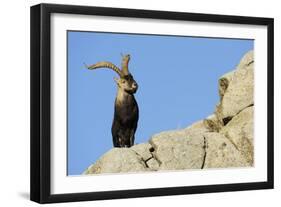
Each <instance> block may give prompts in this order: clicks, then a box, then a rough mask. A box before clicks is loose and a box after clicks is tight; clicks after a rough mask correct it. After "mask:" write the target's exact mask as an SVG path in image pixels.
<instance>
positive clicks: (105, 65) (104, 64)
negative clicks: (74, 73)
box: [86, 62, 123, 77]
mask: <svg viewBox="0 0 281 207" xmlns="http://www.w3.org/2000/svg"><path fill="white" fill-rule="evenodd" d="M86 67H87V68H88V69H89V70H94V69H97V68H109V69H112V70H114V71H115V72H116V73H118V75H119V76H120V77H122V76H123V74H122V72H121V70H120V69H119V68H118V67H117V66H115V65H114V64H113V63H111V62H98V63H96V64H93V65H90V66H87V65H86Z"/></svg>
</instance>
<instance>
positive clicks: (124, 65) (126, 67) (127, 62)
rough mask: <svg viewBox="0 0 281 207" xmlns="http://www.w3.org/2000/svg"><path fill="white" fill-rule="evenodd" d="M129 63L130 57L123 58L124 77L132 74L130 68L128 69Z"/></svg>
mask: <svg viewBox="0 0 281 207" xmlns="http://www.w3.org/2000/svg"><path fill="white" fill-rule="evenodd" d="M129 61H130V55H125V56H123V59H122V70H121V71H122V74H123V75H129V74H130V72H129V68H128V64H129Z"/></svg>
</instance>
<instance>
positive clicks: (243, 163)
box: [84, 51, 254, 174]
mask: <svg viewBox="0 0 281 207" xmlns="http://www.w3.org/2000/svg"><path fill="white" fill-rule="evenodd" d="M253 67H254V54H253V52H252V51H250V52H248V53H247V54H245V55H244V57H243V58H242V59H241V61H240V63H239V64H238V65H237V67H236V69H235V70H233V71H232V72H230V73H227V74H225V75H223V76H222V77H221V78H220V79H219V95H220V102H219V103H218V104H217V106H216V108H215V111H214V114H211V115H210V116H209V117H207V118H206V119H205V120H202V121H198V122H196V123H194V124H192V125H191V126H189V127H187V128H185V129H180V130H172V131H166V132H161V133H159V134H156V135H154V136H152V137H151V138H150V139H149V141H148V143H142V144H137V145H135V146H133V147H131V148H113V149H111V150H110V151H108V152H107V153H105V154H104V155H103V156H102V157H101V158H100V159H99V160H98V161H97V162H96V163H94V164H92V165H91V166H89V167H88V169H87V170H86V171H85V172H84V174H98V173H120V172H144V171H158V170H184V169H205V168H228V167H249V166H252V165H253V163H254V145H253V114H254V101H253V100H254V99H253V88H254V85H253V84H254V68H253Z"/></svg>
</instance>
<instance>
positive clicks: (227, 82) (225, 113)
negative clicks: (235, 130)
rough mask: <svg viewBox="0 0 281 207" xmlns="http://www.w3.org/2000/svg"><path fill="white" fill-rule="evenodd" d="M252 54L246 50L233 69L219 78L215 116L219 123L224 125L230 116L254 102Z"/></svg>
mask: <svg viewBox="0 0 281 207" xmlns="http://www.w3.org/2000/svg"><path fill="white" fill-rule="evenodd" d="M253 63H254V54H253V51H250V52H248V53H247V54H246V55H244V57H243V58H242V60H241V61H240V63H239V64H238V66H237V68H236V70H235V71H233V72H230V73H227V74H226V75H224V76H222V77H221V78H220V80H219V94H220V103H219V104H218V105H217V108H216V112H215V114H216V116H217V118H218V120H219V121H220V124H221V125H226V124H227V123H228V122H229V121H230V120H231V119H232V117H234V116H235V115H236V114H237V113H239V112H240V111H242V110H243V109H245V108H246V107H249V106H252V105H253V104H254V98H253V96H254V93H253V88H254V69H253V67H254V64H253Z"/></svg>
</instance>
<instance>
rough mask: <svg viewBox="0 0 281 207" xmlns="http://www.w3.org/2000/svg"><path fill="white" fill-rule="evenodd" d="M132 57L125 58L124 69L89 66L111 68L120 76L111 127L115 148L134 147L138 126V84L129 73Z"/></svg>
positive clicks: (99, 63)
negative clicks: (136, 94) (136, 96)
mask: <svg viewBox="0 0 281 207" xmlns="http://www.w3.org/2000/svg"><path fill="white" fill-rule="evenodd" d="M129 61H130V55H125V56H123V59H122V64H121V65H122V69H121V70H120V69H119V68H118V67H117V66H115V65H114V64H112V63H110V62H98V63H96V64H94V65H91V66H89V67H88V66H87V68H88V69H90V70H92V69H97V68H110V69H112V70H114V71H115V72H116V73H117V74H118V75H119V77H120V78H119V79H118V78H114V79H115V81H116V83H117V88H118V90H117V96H116V99H115V107H114V118H113V123H112V127H111V133H112V138H113V146H114V147H131V146H133V145H134V140H135V132H136V129H137V125H138V119H139V109H138V104H137V101H136V99H135V97H134V93H136V92H137V90H138V84H137V82H136V81H135V80H134V78H133V76H132V74H131V73H130V72H129V69H128V63H129Z"/></svg>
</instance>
